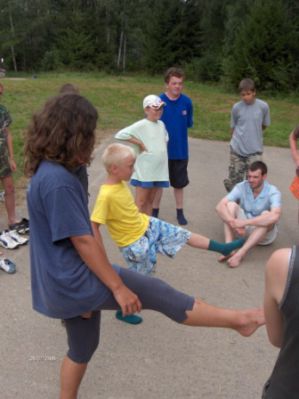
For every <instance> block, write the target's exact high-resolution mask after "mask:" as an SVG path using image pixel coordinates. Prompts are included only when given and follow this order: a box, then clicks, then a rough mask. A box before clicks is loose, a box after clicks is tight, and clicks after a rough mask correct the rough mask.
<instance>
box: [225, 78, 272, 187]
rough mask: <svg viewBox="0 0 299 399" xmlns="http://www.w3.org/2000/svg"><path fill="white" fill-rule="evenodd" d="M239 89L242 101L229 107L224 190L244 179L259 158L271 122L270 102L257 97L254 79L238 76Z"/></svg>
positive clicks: (260, 158)
mask: <svg viewBox="0 0 299 399" xmlns="http://www.w3.org/2000/svg"><path fill="white" fill-rule="evenodd" d="M239 91H240V96H241V101H239V102H237V103H236V104H235V105H234V106H233V108H232V111H231V125H230V127H231V141H230V165H229V168H228V171H229V175H228V178H227V179H225V180H224V181H223V183H224V187H225V188H226V190H227V192H229V191H231V190H232V189H233V187H234V186H235V184H237V183H239V182H241V181H242V180H244V179H246V174H247V170H248V167H249V165H250V164H252V163H253V162H254V161H261V160H262V155H263V130H264V129H265V128H266V127H267V126H269V125H270V110H269V106H268V104H267V103H266V102H265V101H262V100H259V99H258V98H256V90H255V84H254V82H253V80H251V79H243V80H241V82H240V84H239Z"/></svg>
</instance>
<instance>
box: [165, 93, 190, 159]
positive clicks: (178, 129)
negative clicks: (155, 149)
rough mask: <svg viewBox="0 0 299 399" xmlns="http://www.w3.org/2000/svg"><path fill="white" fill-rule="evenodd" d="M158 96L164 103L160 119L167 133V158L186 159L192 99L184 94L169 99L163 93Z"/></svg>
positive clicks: (187, 155) (187, 156)
mask: <svg viewBox="0 0 299 399" xmlns="http://www.w3.org/2000/svg"><path fill="white" fill-rule="evenodd" d="M160 98H161V100H162V101H164V102H165V103H166V106H165V107H164V109H163V114H162V116H161V120H162V121H163V122H164V123H165V126H166V130H167V132H168V135H169V141H168V159H188V158H189V149H188V128H189V127H192V126H193V106H192V101H191V99H190V98H189V97H187V96H186V95H184V94H181V95H180V97H179V98H178V99H176V100H170V99H169V98H168V97H167V95H166V94H165V93H163V94H160Z"/></svg>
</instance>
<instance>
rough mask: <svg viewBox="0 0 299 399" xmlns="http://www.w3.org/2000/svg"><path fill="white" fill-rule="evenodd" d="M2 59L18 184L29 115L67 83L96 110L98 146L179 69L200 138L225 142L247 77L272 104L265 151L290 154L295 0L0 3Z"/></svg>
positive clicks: (297, 86) (296, 74)
mask: <svg viewBox="0 0 299 399" xmlns="http://www.w3.org/2000/svg"><path fill="white" fill-rule="evenodd" d="M1 59H3V62H2V65H1V64H0V67H1V66H2V67H4V68H5V69H6V71H7V72H6V78H5V79H4V80H3V83H4V85H5V95H4V97H3V100H2V101H3V103H4V105H6V106H7V108H8V109H9V111H10V112H11V114H12V117H13V122H14V123H13V125H12V131H13V135H14V146H15V153H16V158H17V162H18V165H19V176H20V175H22V162H23V142H24V130H25V129H26V127H27V126H28V123H29V121H30V118H31V116H32V113H34V112H35V111H36V110H37V109H39V108H40V106H41V105H42V104H43V103H44V102H45V100H46V99H47V98H48V97H49V96H52V95H55V94H56V93H57V92H58V89H59V87H60V86H61V85H62V84H64V83H66V82H70V83H73V84H75V85H76V86H77V87H78V88H79V89H80V92H81V93H82V94H83V95H85V96H86V97H87V98H89V99H90V100H91V101H92V103H93V104H94V105H95V106H96V107H97V109H98V110H99V114H100V121H99V129H98V137H99V139H100V138H101V137H103V135H105V134H111V133H113V132H115V131H117V130H118V129H120V128H122V127H124V126H126V125H129V124H131V123H133V122H134V121H136V120H138V119H141V118H142V117H143V113H142V106H141V102H142V98H143V97H144V96H145V95H147V94H149V93H157V94H158V93H160V92H162V91H163V72H164V71H165V69H166V68H168V67H169V66H173V65H177V66H181V67H183V68H184V70H185V72H186V75H187V81H186V85H185V92H186V93H187V94H188V95H190V96H191V98H192V99H193V102H194V107H195V118H194V128H193V129H191V130H190V134H191V135H192V136H194V137H199V138H207V139H212V140H214V139H218V140H229V138H230V134H229V114H230V110H231V107H232V105H233V103H234V102H235V101H237V100H238V98H239V97H238V93H237V92H236V90H235V89H236V87H237V85H238V83H239V81H240V80H241V79H242V78H243V77H251V78H252V79H254V80H255V82H256V84H257V89H258V96H259V97H261V98H262V99H264V100H266V101H268V102H269V104H270V109H271V118H272V124H271V126H270V128H268V129H267V130H266V133H265V144H267V145H277V146H287V145H288V135H289V133H290V131H291V130H292V129H293V128H294V126H296V125H297V124H298V115H299V100H298V91H299V67H298V66H299V2H298V0H81V1H79V0H10V1H7V0H5V1H4V0H0V61H1ZM10 77H13V78H14V80H11V79H9V78H10ZM22 77H23V78H24V80H19V79H20V78H22Z"/></svg>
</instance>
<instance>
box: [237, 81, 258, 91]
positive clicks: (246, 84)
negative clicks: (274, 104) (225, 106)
mask: <svg viewBox="0 0 299 399" xmlns="http://www.w3.org/2000/svg"><path fill="white" fill-rule="evenodd" d="M239 91H240V92H241V91H255V84H254V81H253V80H252V79H249V78H245V79H242V80H241V82H240V84H239Z"/></svg>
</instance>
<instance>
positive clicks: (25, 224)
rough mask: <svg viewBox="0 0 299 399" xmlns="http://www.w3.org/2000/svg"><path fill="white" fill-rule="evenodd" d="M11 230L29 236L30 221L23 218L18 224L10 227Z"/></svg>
mask: <svg viewBox="0 0 299 399" xmlns="http://www.w3.org/2000/svg"><path fill="white" fill-rule="evenodd" d="M9 229H10V230H16V231H17V233H18V234H28V233H29V220H28V219H26V218H22V220H20V221H19V222H17V223H14V224H11V225H9Z"/></svg>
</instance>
